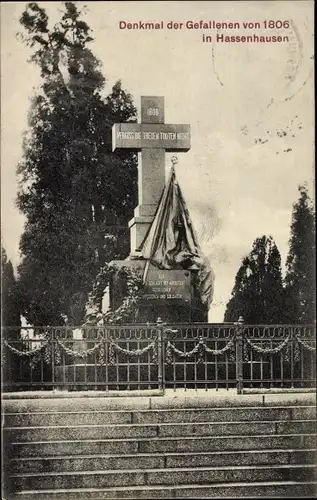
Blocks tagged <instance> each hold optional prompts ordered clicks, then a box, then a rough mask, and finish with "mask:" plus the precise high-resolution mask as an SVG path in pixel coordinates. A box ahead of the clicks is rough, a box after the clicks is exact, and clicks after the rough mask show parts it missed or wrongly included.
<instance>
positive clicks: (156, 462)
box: [10, 449, 316, 473]
mask: <svg viewBox="0 0 317 500" xmlns="http://www.w3.org/2000/svg"><path fill="white" fill-rule="evenodd" d="M315 458H316V449H311V450H307V449H306V450H305V449H298V450H264V451H262V450H260V451H259V450H252V451H244V452H240V451H219V452H218V451H216V452H200V453H191V454H187V453H164V454H161V455H160V454H150V453H148V454H146V453H144V454H134V455H81V456H56V457H54V456H51V457H41V458H30V457H28V458H20V459H12V460H11V462H10V471H11V472H19V473H24V472H72V471H84V470H89V471H94V470H111V469H146V468H151V469H155V468H156V469H162V468H164V467H167V468H170V467H179V468H180V467H211V466H214V467H216V466H224V465H228V466H229V465H230V466H232V465H237V466H239V465H258V464H267V465H268V464H313V463H314V462H315Z"/></svg>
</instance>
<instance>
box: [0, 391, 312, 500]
mask: <svg viewBox="0 0 317 500" xmlns="http://www.w3.org/2000/svg"><path fill="white" fill-rule="evenodd" d="M219 392H221V391H219ZM224 392H225V391H224ZM226 393H227V395H224V396H221V395H215V394H213V393H210V392H209V393H206V394H204V395H203V396H201V395H199V396H197V395H196V396H195V395H193V396H186V397H184V396H183V395H182V396H180V397H178V396H175V395H173V394H172V395H167V396H164V397H143V398H142V397H130V398H119V397H117V398H115V397H110V398H109V397H95V398H93V397H87V393H86V397H82V398H80V397H78V396H79V394H78V393H77V395H76V397H73V398H71V397H69V396H67V397H63V398H61V399H59V398H56V397H55V398H54V397H50V398H46V397H45V394H42V397H43V398H42V399H23V398H22V396H21V393H20V396H19V397H20V399H14V397H15V396H14V395H8V396H9V397H10V399H5V400H3V402H2V403H3V407H4V411H5V416H4V430H3V432H4V437H5V448H4V457H3V458H4V463H5V469H4V474H5V480H6V490H7V491H5V492H4V495H3V497H4V498H5V499H6V500H8V499H14V500H18V499H20V500H23V499H25V500H33V499H34V500H48V499H54V500H55V499H56V500H66V499H67V500H81V499H83V500H84V499H85V500H90V499H109V498H112V499H116V498H130V499H137V498H144V499H151V498H159V499H163V498H202V497H203V498H226V497H227V498H230V497H237V498H254V497H262V498H263V497H267V498H268V497H274V498H278V497H280V498H284V497H285V498H286V497H315V496H316V491H317V488H316V474H314V471H315V468H316V406H315V401H314V398H313V395H307V394H306V395H304V394H301V395H283V398H282V397H281V395H276V398H274V397H273V396H272V395H271V396H262V395H261V396H260V395H249V396H237V395H233V396H232V397H231V396H230V395H228V391H226ZM185 394H186V393H185ZM64 396H65V393H64ZM284 396H285V397H284Z"/></svg>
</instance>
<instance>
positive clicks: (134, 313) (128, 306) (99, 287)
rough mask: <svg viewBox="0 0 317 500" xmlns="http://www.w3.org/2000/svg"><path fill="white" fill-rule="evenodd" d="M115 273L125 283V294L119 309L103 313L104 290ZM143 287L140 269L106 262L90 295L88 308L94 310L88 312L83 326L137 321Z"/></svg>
mask: <svg viewBox="0 0 317 500" xmlns="http://www.w3.org/2000/svg"><path fill="white" fill-rule="evenodd" d="M114 275H116V277H117V279H118V280H120V282H121V283H123V284H124V287H125V296H124V298H123V301H122V303H121V305H120V306H119V307H118V308H117V309H115V310H114V311H113V310H111V309H109V310H108V311H107V312H105V313H102V312H101V303H102V298H103V296H104V290H105V288H106V286H107V285H109V283H110V281H111V279H112V277H113V276H114ZM143 289H144V284H143V281H142V275H141V274H140V272H139V271H138V270H136V269H131V268H130V267H127V266H124V267H120V268H119V267H118V266H116V265H115V264H106V265H105V266H103V267H102V268H101V269H100V271H99V273H98V275H97V278H96V281H95V283H94V285H93V289H92V291H91V292H90V294H89V296H88V304H87V310H90V311H92V312H87V313H86V317H85V323H84V325H83V326H88V325H96V324H98V323H100V322H103V323H107V324H121V323H134V322H136V320H137V317H138V312H139V303H140V299H141V297H142V295H143Z"/></svg>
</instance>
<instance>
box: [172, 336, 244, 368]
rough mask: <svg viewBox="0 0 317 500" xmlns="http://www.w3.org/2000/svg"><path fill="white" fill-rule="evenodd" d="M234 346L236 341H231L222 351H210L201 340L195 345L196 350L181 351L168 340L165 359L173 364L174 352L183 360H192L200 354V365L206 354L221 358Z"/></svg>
mask: <svg viewBox="0 0 317 500" xmlns="http://www.w3.org/2000/svg"><path fill="white" fill-rule="evenodd" d="M234 344H235V339H231V340H230V341H229V342H227V344H226V345H225V347H223V348H222V349H210V348H209V347H208V346H207V345H206V344H205V343H204V341H203V339H202V338H200V339H199V342H198V344H196V345H195V347H194V349H192V350H191V351H181V350H180V349H177V347H175V346H174V345H173V344H172V343H171V342H170V341H169V340H168V342H167V346H166V358H165V359H166V362H167V364H171V363H172V361H173V357H172V352H173V353H174V354H176V355H177V356H179V357H180V358H183V359H190V358H192V357H194V356H195V354H198V355H199V358H198V363H200V362H202V360H203V355H204V353H208V354H212V355H213V356H221V355H222V354H224V353H225V352H226V351H229V350H230V349H232V347H233V346H234Z"/></svg>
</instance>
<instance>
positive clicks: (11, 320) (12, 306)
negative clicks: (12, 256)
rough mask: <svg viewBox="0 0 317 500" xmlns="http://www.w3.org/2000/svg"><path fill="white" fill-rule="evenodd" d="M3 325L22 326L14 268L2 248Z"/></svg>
mask: <svg viewBox="0 0 317 500" xmlns="http://www.w3.org/2000/svg"><path fill="white" fill-rule="evenodd" d="M1 324H2V326H20V325H21V318H20V304H19V296H18V290H17V286H16V280H15V277H14V272H13V266H12V263H11V261H10V260H8V257H7V253H6V251H5V249H4V248H3V247H1Z"/></svg>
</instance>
